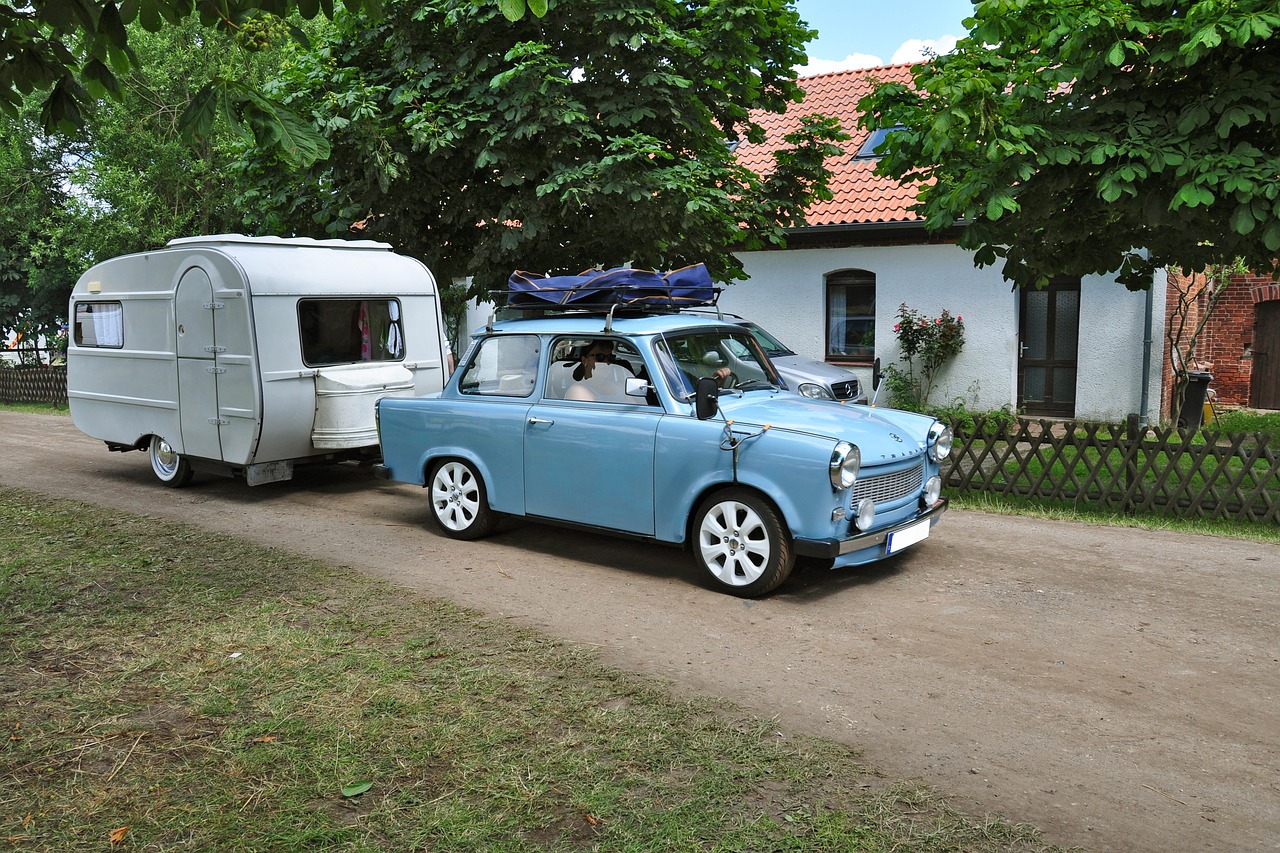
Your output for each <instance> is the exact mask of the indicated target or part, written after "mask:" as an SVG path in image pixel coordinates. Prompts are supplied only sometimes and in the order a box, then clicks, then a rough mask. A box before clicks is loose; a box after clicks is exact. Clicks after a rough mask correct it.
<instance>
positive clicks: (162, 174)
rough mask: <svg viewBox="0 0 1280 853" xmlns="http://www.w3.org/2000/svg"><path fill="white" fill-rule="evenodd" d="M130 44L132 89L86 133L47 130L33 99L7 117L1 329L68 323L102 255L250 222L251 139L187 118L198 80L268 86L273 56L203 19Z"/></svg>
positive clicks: (1, 120) (0, 130)
mask: <svg viewBox="0 0 1280 853" xmlns="http://www.w3.org/2000/svg"><path fill="white" fill-rule="evenodd" d="M131 44H133V45H134V48H135V50H136V52H137V56H138V58H139V62H140V64H139V67H138V68H137V69H134V70H132V71H129V72H126V73H124V74H122V75H121V77H120V79H119V83H120V86H121V89H122V91H123V92H124V93H125V97H124V98H123V99H121V100H114V99H109V100H105V101H104V102H102V103H101V104H99V105H98V106H97V107H96V108H95V110H94V111H93V113H92V114H91V115H90V116H89V117H88V121H87V123H86V125H85V126H84V127H83V128H81V129H80V130H79V131H77V132H76V133H74V134H63V133H55V134H51V135H45V134H43V133H41V131H40V128H39V126H38V120H37V114H38V111H39V106H38V104H36V103H34V99H29V102H28V103H27V106H26V111H25V113H24V114H23V115H21V116H19V117H18V118H9V117H0V202H3V204H2V205H0V328H14V327H16V326H17V325H18V319H19V316H21V318H22V320H23V323H24V325H27V326H34V327H35V328H43V329H48V328H50V327H51V326H54V325H56V324H57V323H58V322H59V321H60V320H64V319H66V310H67V299H68V297H69V296H70V293H71V288H72V286H73V285H74V283H75V281H76V279H77V278H78V277H79V276H80V274H81V273H82V272H84V270H85V269H86V268H87V267H88V266H90V265H91V264H93V263H94V262H96V261H99V260H103V259H105V258H109V257H113V256H116V255H121V254H127V253H130V252H138V251H143V250H147V249H154V248H158V247H160V246H163V245H164V244H165V243H166V242H167V241H168V240H170V239H172V238H173V237H179V236H186V235H190V234H207V233H219V232H223V231H235V230H240V229H241V228H243V220H244V217H243V213H242V211H241V210H240V209H239V207H237V205H236V196H237V194H238V192H239V189H240V184H239V180H240V176H239V175H238V173H237V172H236V171H235V170H234V168H233V164H234V163H236V162H237V161H238V160H239V158H240V156H241V153H242V151H243V148H244V146H245V142H244V140H242V139H241V138H239V137H238V136H237V135H236V134H234V133H233V132H232V131H231V130H230V129H229V128H226V127H222V128H220V129H216V130H214V131H212V132H211V133H210V134H209V135H208V136H206V137H204V138H202V139H201V140H199V141H198V143H197V144H196V145H194V146H192V145H190V144H188V142H187V141H186V140H184V138H183V135H182V132H181V116H182V113H183V111H184V109H185V108H186V106H187V104H189V103H190V101H191V99H192V97H193V96H194V93H195V87H197V86H198V85H199V81H201V80H208V79H210V78H212V77H215V76H219V75H224V76H232V75H234V76H235V77H237V78H238V79H240V80H242V81H244V82H245V84H246V85H251V86H252V85H257V84H260V83H261V80H262V78H263V75H264V72H263V71H262V70H260V69H259V66H262V65H265V64H267V63H268V62H269V59H270V56H269V55H268V54H266V53H260V54H255V55H254V56H253V57H251V58H249V60H248V61H246V59H245V57H244V56H242V55H239V54H237V52H236V51H234V50H232V49H231V44H230V38H229V37H228V36H225V35H221V34H218V33H211V32H209V31H207V30H206V29H204V28H202V27H201V26H199V24H198V23H197V22H195V21H185V22H183V23H181V24H178V25H175V26H172V27H169V28H166V29H165V30H162V31H161V32H158V33H149V32H145V31H138V32H135V33H132V34H131Z"/></svg>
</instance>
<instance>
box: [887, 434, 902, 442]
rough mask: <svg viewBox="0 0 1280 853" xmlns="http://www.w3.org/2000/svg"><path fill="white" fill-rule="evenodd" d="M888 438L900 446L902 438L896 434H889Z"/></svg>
mask: <svg viewBox="0 0 1280 853" xmlns="http://www.w3.org/2000/svg"><path fill="white" fill-rule="evenodd" d="M889 438H892V439H893V440H894V441H896V442H898V444H902V436H900V435H898V434H897V433H896V432H891V433H889Z"/></svg>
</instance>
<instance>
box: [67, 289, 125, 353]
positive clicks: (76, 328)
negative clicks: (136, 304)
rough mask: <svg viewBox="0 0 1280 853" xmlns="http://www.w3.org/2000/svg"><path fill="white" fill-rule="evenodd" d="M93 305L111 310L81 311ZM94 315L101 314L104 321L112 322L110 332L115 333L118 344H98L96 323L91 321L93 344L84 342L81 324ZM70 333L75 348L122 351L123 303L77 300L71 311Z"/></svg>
mask: <svg viewBox="0 0 1280 853" xmlns="http://www.w3.org/2000/svg"><path fill="white" fill-rule="evenodd" d="M95 305H97V306H102V307H103V308H108V309H111V310H109V311H101V312H96V311H93V310H88V311H82V310H81V309H85V308H87V309H92V307H93V306H95ZM95 314H102V315H103V319H104V320H107V321H108V322H112V324H113V326H114V328H113V329H111V330H110V331H114V332H115V333H116V340H118V343H107V344H100V343H98V323H97V322H96V321H93V326H94V335H93V343H86V342H85V336H84V326H83V324H84V322H85V320H86V319H91V318H92V317H94V315H95ZM71 333H72V340H73V341H74V342H75V345H76V346H77V347H83V348H84V349H124V302H122V301H121V300H119V299H77V300H76V301H75V305H74V306H73V307H72V309H71Z"/></svg>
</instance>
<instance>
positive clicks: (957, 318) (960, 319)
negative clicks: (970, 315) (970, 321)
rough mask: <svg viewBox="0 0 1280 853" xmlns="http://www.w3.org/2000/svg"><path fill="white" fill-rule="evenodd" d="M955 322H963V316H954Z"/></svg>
mask: <svg viewBox="0 0 1280 853" xmlns="http://www.w3.org/2000/svg"><path fill="white" fill-rule="evenodd" d="M956 322H957V323H963V322H964V318H963V317H960V316H957V317H956Z"/></svg>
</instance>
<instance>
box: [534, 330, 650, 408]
mask: <svg viewBox="0 0 1280 853" xmlns="http://www.w3.org/2000/svg"><path fill="white" fill-rule="evenodd" d="M645 376H646V372H645V369H644V361H643V360H642V359H641V358H640V353H639V351H638V350H636V348H635V346H634V345H632V344H631V343H630V342H628V341H625V340H618V339H614V338H603V337H601V338H579V337H573V338H561V339H559V340H557V341H556V342H555V343H554V344H552V348H551V360H550V363H549V365H548V367H547V384H546V388H545V390H544V392H543V393H544V396H545V397H546V398H547V399H548V400H574V401H577V402H584V403H623V404H628V405H633V406H634V405H640V404H642V403H647V404H649V405H656V404H657V398H656V396H654V397H651V398H650V399H647V400H646V398H644V397H629V396H627V393H626V392H627V380H628V379H635V378H641V379H643V378H645Z"/></svg>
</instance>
